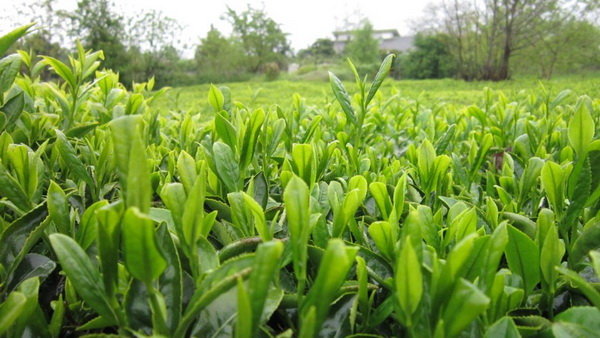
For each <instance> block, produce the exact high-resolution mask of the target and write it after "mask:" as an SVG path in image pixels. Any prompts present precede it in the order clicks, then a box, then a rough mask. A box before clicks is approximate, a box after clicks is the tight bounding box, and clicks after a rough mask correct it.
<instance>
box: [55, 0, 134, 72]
mask: <svg viewBox="0 0 600 338" xmlns="http://www.w3.org/2000/svg"><path fill="white" fill-rule="evenodd" d="M112 6H113V4H112V2H110V1H109V0H80V1H79V2H78V3H77V8H76V9H75V11H74V12H70V13H64V16H66V17H67V18H69V19H70V20H71V29H70V33H71V36H72V37H73V38H74V39H77V38H81V39H82V43H83V45H84V47H85V48H89V49H93V50H102V51H103V52H104V56H105V61H104V66H105V67H106V68H110V69H114V70H117V71H118V70H120V69H122V68H125V67H126V66H127V64H128V62H129V60H128V57H127V56H128V55H127V50H126V47H125V44H124V43H123V37H124V36H125V29H124V23H123V22H124V18H123V17H122V16H121V15H119V14H117V13H116V12H115V11H113V10H112Z"/></svg>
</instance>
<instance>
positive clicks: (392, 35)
mask: <svg viewBox="0 0 600 338" xmlns="http://www.w3.org/2000/svg"><path fill="white" fill-rule="evenodd" d="M353 34H354V32H353V31H337V32H333V36H334V40H333V49H334V50H335V52H336V53H338V54H341V53H342V52H343V51H344V48H346V44H347V43H348V42H349V41H350V40H351V39H352V36H353ZM373 37H374V38H375V39H377V40H379V48H380V49H381V50H385V51H397V52H406V51H408V50H410V49H412V48H413V46H414V43H413V40H414V36H400V34H398V31H397V30H395V29H382V30H374V31H373Z"/></svg>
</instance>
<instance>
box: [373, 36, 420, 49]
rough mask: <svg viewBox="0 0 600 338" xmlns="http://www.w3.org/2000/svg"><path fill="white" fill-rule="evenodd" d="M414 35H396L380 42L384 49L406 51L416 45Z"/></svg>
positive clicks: (381, 47)
mask: <svg viewBox="0 0 600 338" xmlns="http://www.w3.org/2000/svg"><path fill="white" fill-rule="evenodd" d="M414 40H415V37H414V36H395V37H393V38H391V39H385V40H383V41H381V43H380V44H379V48H380V49H383V50H395V51H399V52H405V51H407V50H409V49H412V48H413V47H414Z"/></svg>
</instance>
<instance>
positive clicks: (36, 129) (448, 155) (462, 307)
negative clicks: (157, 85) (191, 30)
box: [0, 26, 600, 337]
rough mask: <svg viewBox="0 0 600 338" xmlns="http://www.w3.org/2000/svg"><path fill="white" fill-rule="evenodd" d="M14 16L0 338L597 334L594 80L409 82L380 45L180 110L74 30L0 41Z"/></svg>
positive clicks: (4, 142) (3, 82)
mask: <svg viewBox="0 0 600 338" xmlns="http://www.w3.org/2000/svg"><path fill="white" fill-rule="evenodd" d="M29 28H30V26H24V27H21V28H19V29H17V30H15V31H13V32H11V33H9V34H8V35H6V36H4V37H0V55H1V56H2V59H0V336H1V337H21V336H27V335H31V334H33V333H35V334H39V336H43V337H46V336H47V337H60V336H66V335H82V336H85V335H90V336H108V335H118V336H130V337H147V336H161V337H214V336H236V337H291V336H298V337H317V336H320V337H331V336H398V337H404V336H409V337H467V336H468V337H505V336H506V337H519V336H544V337H546V336H547V337H552V336H554V337H566V336H593V335H594V334H596V333H597V332H598V330H599V329H600V327H598V323H599V322H600V292H599V291H598V288H597V285H596V282H597V280H598V278H600V140H598V139H594V137H597V136H596V135H598V132H597V128H598V126H600V121H599V120H598V116H599V112H600V100H599V99H598V98H593V97H586V96H584V97H580V98H576V97H575V96H574V95H571V94H570V93H571V91H563V92H560V93H552V92H550V91H548V90H546V89H544V88H541V89H540V88H533V89H524V90H522V91H519V92H517V91H515V92H514V93H510V94H505V93H503V92H500V91H494V90H491V89H484V91H483V92H482V94H483V95H481V96H482V97H481V98H479V96H477V95H469V96H467V97H466V98H465V99H466V100H467V101H468V105H462V104H458V103H456V102H457V101H452V102H448V101H447V100H443V99H440V98H435V97H432V95H429V94H428V93H424V94H423V95H421V96H419V97H417V98H411V97H408V96H406V95H404V90H405V87H403V86H405V85H404V83H403V82H400V83H388V82H386V81H387V80H385V79H386V77H387V75H388V74H389V73H390V71H391V68H392V65H393V58H394V56H393V55H390V56H388V57H386V58H385V59H384V60H383V62H382V64H381V66H380V68H379V71H378V72H377V74H376V75H375V77H374V78H373V79H372V80H370V79H369V78H368V77H361V76H360V74H358V71H357V69H356V67H354V65H353V64H352V63H350V64H349V67H350V70H351V72H352V74H353V75H354V77H355V83H354V84H350V83H345V82H343V81H341V80H340V79H339V78H338V77H337V76H335V75H334V74H331V75H330V82H329V84H328V85H329V86H330V89H331V94H328V95H327V98H326V99H320V101H318V102H319V103H318V104H317V105H313V104H310V103H309V100H305V99H303V98H302V97H301V96H300V95H297V94H295V95H292V93H290V92H288V90H287V89H286V88H278V91H279V92H281V93H285V95H286V96H287V99H290V102H291V104H289V105H281V106H280V105H271V106H269V105H261V104H259V103H258V102H260V101H254V99H257V98H259V99H260V97H259V96H260V95H259V93H257V94H256V95H255V97H254V98H253V103H250V104H248V103H247V102H242V101H243V100H242V101H236V100H237V99H238V98H237V97H236V96H235V91H232V92H230V90H229V89H228V88H227V87H217V86H213V85H211V86H210V87H208V88H207V90H208V95H207V96H206V95H203V97H205V99H206V100H207V103H206V105H204V106H205V107H204V106H203V109H200V111H202V112H203V113H200V114H199V113H197V111H198V110H194V111H193V112H192V111H189V112H186V111H181V110H180V109H178V108H176V107H172V106H170V105H168V106H166V107H165V105H163V106H160V105H156V104H155V100H156V99H157V98H158V97H159V96H160V95H162V94H163V93H164V91H153V86H154V83H153V80H150V81H149V82H148V83H141V84H135V85H134V86H133V89H132V90H131V91H129V90H127V89H126V88H125V87H124V86H123V85H122V84H120V83H119V79H118V75H116V74H114V73H113V72H111V71H107V70H102V71H97V70H98V69H101V68H100V66H101V65H100V62H101V59H102V52H93V51H86V50H84V49H83V47H82V46H81V45H78V48H77V53H76V55H74V56H72V57H71V58H70V59H69V60H68V62H62V61H60V60H57V59H55V58H52V57H50V56H44V57H42V60H41V61H39V62H37V63H36V59H35V56H32V55H29V54H28V53H27V52H23V51H20V52H19V53H18V54H13V55H8V56H4V55H3V54H4V53H5V52H6V51H8V50H9V48H10V46H11V45H12V44H13V43H14V41H16V39H18V38H19V37H20V36H23V35H24V34H26V33H27V31H28V29H29ZM22 63H27V67H25V68H21V64H22ZM44 68H45V69H48V70H49V71H51V72H52V73H53V74H55V75H56V81H53V82H45V81H42V79H40V77H39V71H40V70H41V69H44ZM33 69H36V71H35V72H33V71H32V70H33ZM396 87H398V88H396ZM588 90H589V91H592V89H589V88H588ZM308 95H311V97H310V99H315V98H314V97H312V96H313V95H312V94H310V93H309V94H308ZM314 96H318V95H316V94H315V95H314ZM167 99H168V96H167ZM167 101H168V100H167ZM311 102H317V101H316V100H315V101H311ZM280 103H281V102H280ZM161 107H162V108H161ZM204 108H206V109H204Z"/></svg>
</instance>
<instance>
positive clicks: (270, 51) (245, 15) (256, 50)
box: [225, 5, 290, 72]
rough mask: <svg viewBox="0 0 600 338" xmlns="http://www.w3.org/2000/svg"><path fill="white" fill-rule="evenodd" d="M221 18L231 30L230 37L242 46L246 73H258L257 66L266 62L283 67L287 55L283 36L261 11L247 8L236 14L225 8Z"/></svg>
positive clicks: (288, 48)
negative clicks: (226, 21) (224, 19)
mask: <svg viewBox="0 0 600 338" xmlns="http://www.w3.org/2000/svg"><path fill="white" fill-rule="evenodd" d="M225 18H226V19H227V20H229V22H230V23H231V25H232V26H233V34H234V37H236V38H238V39H239V40H240V41H241V42H242V46H243V48H244V52H245V54H246V55H247V56H248V64H249V67H250V71H252V72H258V71H259V70H260V69H261V66H263V65H265V64H267V63H270V62H275V63H277V64H279V65H280V66H282V65H284V64H285V61H286V59H287V56H288V53H289V52H290V44H289V42H288V40H287V34H285V33H284V32H283V31H282V30H281V28H280V27H279V24H278V23H277V22H275V21H274V20H273V19H271V18H269V17H268V16H267V14H266V13H265V12H264V10H258V9H254V8H252V7H251V6H250V5H248V7H247V9H246V10H245V11H243V12H241V13H238V12H236V11H234V10H233V9H231V8H227V13H226V14H225Z"/></svg>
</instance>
